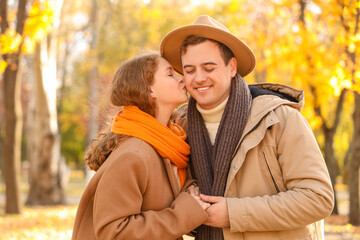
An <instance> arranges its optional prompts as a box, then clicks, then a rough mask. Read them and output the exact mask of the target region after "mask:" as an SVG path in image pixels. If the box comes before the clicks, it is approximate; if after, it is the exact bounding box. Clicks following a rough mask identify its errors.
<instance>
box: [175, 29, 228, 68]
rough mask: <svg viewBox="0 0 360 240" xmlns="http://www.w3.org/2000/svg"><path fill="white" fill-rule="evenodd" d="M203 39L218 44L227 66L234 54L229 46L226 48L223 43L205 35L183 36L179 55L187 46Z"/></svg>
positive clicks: (184, 51) (201, 41) (182, 53)
mask: <svg viewBox="0 0 360 240" xmlns="http://www.w3.org/2000/svg"><path fill="white" fill-rule="evenodd" d="M205 41H211V42H214V43H216V44H217V45H218V47H219V50H220V54H221V57H222V58H223V60H224V63H225V66H227V65H228V63H229V61H230V60H231V58H233V57H234V54H233V52H232V51H231V50H230V48H228V47H227V46H226V45H225V44H223V43H221V42H218V41H216V40H213V39H210V38H205V37H199V36H196V35H190V36H188V37H187V38H185V40H184V41H183V43H182V45H181V47H180V56H182V55H184V54H185V53H186V51H187V47H188V46H192V45H197V44H200V43H203V42H205Z"/></svg>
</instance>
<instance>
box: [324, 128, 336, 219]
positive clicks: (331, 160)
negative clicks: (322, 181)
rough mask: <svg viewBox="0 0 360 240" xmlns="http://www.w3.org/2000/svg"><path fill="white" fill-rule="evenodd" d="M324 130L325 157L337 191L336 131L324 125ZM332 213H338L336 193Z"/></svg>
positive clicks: (333, 185)
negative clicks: (334, 145)
mask: <svg viewBox="0 0 360 240" xmlns="http://www.w3.org/2000/svg"><path fill="white" fill-rule="evenodd" d="M323 124H325V123H323ZM323 132H324V136H325V143H324V158H325V162H326V166H327V168H328V170H329V174H330V179H331V184H332V187H333V189H334V193H335V184H336V177H337V176H338V171H339V166H338V163H337V160H336V158H335V154H334V147H333V144H334V131H333V130H332V129H327V128H324V127H323ZM332 214H336V215H337V214H338V207H337V201H336V195H335V205H334V209H333V211H332Z"/></svg>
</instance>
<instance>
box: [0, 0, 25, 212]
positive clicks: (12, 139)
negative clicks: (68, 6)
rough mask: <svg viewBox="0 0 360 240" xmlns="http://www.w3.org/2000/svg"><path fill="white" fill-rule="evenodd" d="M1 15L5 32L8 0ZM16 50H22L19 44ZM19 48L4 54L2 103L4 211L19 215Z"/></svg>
mask: <svg viewBox="0 0 360 240" xmlns="http://www.w3.org/2000/svg"><path fill="white" fill-rule="evenodd" d="M26 4H27V1H26V0H19V4H18V11H17V15H16V32H17V33H18V34H20V35H22V33H23V30H24V25H25V20H26V18H27V14H26ZM0 6H1V9H0V17H1V19H2V21H0V22H1V24H0V26H1V32H2V33H5V32H6V30H7V29H8V27H9V24H8V22H7V0H2V1H0ZM19 49H21V44H20V47H19ZM20 53H21V52H20V50H19V51H18V52H15V53H11V54H6V55H3V59H4V60H5V61H7V63H8V66H7V67H6V69H5V72H4V78H3V79H4V105H5V124H4V125H5V137H4V145H3V147H4V166H3V167H4V175H5V186H6V193H5V194H6V207H5V212H6V213H9V214H19V213H21V211H22V199H21V192H20V164H21V133H22V109H21V93H20V91H21V81H20V79H19V77H18V71H19V63H20V57H21V54H20Z"/></svg>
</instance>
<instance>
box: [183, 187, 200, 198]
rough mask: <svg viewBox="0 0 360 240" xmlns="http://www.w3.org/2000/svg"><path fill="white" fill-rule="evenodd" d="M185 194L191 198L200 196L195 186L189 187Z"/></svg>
mask: <svg viewBox="0 0 360 240" xmlns="http://www.w3.org/2000/svg"><path fill="white" fill-rule="evenodd" d="M186 192H187V193H189V194H190V195H192V196H200V190H199V187H198V186H197V185H195V184H192V185H190V186H189V187H188V188H187V189H186Z"/></svg>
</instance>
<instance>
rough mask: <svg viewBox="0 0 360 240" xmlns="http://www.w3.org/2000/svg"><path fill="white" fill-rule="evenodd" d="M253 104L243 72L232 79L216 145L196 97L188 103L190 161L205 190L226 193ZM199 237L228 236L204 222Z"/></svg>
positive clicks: (199, 238)
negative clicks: (234, 157)
mask: <svg viewBox="0 0 360 240" xmlns="http://www.w3.org/2000/svg"><path fill="white" fill-rule="evenodd" d="M250 105H251V94H250V91H249V88H248V85H247V84H246V82H245V80H244V79H243V78H241V77H240V75H239V74H236V76H235V77H234V78H233V79H232V81H231V91H230V96H229V99H228V102H227V104H226V107H225V110H224V113H223V116H222V118H221V121H220V125H219V129H218V131H217V134H216V138H215V143H214V146H212V144H211V141H210V136H209V133H208V131H207V129H206V126H205V123H204V120H203V118H202V116H201V114H200V113H199V111H198V110H197V109H196V100H195V99H194V98H192V97H191V98H190V100H189V106H188V139H189V144H190V149H191V163H190V164H191V167H192V174H193V176H194V177H195V178H196V179H197V181H198V185H199V187H200V191H201V193H204V194H207V195H212V196H224V192H225V185H226V179H227V175H228V172H229V167H230V163H231V160H232V159H231V158H232V155H233V153H234V151H235V148H236V146H237V144H238V142H239V140H240V137H241V135H242V132H243V130H244V128H245V124H246V121H247V119H248V116H249V110H250ZM196 239H198V240H211V239H214V240H221V239H224V236H223V233H222V229H221V228H214V227H209V226H205V225H201V226H200V227H199V228H198V229H197V234H196Z"/></svg>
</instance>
